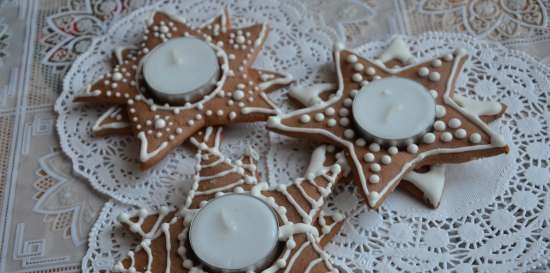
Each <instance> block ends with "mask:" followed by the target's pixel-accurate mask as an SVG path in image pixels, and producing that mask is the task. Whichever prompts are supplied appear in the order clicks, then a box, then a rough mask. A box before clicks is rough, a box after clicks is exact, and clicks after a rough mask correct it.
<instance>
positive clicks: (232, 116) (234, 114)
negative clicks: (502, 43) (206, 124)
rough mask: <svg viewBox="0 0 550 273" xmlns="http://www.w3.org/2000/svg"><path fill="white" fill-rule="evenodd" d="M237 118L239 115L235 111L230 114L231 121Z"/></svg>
mask: <svg viewBox="0 0 550 273" xmlns="http://www.w3.org/2000/svg"><path fill="white" fill-rule="evenodd" d="M236 117H237V113H235V112H233V111H231V112H229V119H230V120H233V119H235V118H236Z"/></svg>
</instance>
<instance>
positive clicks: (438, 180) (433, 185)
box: [403, 165, 445, 207]
mask: <svg viewBox="0 0 550 273" xmlns="http://www.w3.org/2000/svg"><path fill="white" fill-rule="evenodd" d="M403 179H404V180H407V181H409V182H411V183H412V184H413V185H414V186H415V187H416V188H418V189H419V190H420V191H422V193H424V197H425V198H426V199H428V201H429V202H430V203H431V204H432V205H433V206H434V207H437V206H438V205H439V202H440V201H441V195H442V194H443V188H444V186H445V166H444V165H433V166H431V168H430V170H429V171H428V172H426V173H418V172H415V171H410V172H408V173H406V174H405V175H404V176H403Z"/></svg>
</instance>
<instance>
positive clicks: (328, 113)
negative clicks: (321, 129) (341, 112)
mask: <svg viewBox="0 0 550 273" xmlns="http://www.w3.org/2000/svg"><path fill="white" fill-rule="evenodd" d="M325 114H326V115H327V116H332V115H334V114H336V110H334V108H332V107H329V108H327V109H325Z"/></svg>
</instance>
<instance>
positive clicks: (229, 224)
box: [220, 209, 237, 232]
mask: <svg viewBox="0 0 550 273" xmlns="http://www.w3.org/2000/svg"><path fill="white" fill-rule="evenodd" d="M220 218H221V222H222V225H223V227H224V229H225V230H227V231H229V232H231V231H235V230H237V225H236V224H235V222H234V221H233V219H231V218H230V217H229V215H227V212H226V210H225V209H222V210H221V211H220Z"/></svg>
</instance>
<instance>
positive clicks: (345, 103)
mask: <svg viewBox="0 0 550 273" xmlns="http://www.w3.org/2000/svg"><path fill="white" fill-rule="evenodd" d="M352 104H353V100H352V99H350V98H346V99H344V106H346V107H351V105H352ZM342 109H344V108H342ZM342 109H340V111H342Z"/></svg>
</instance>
